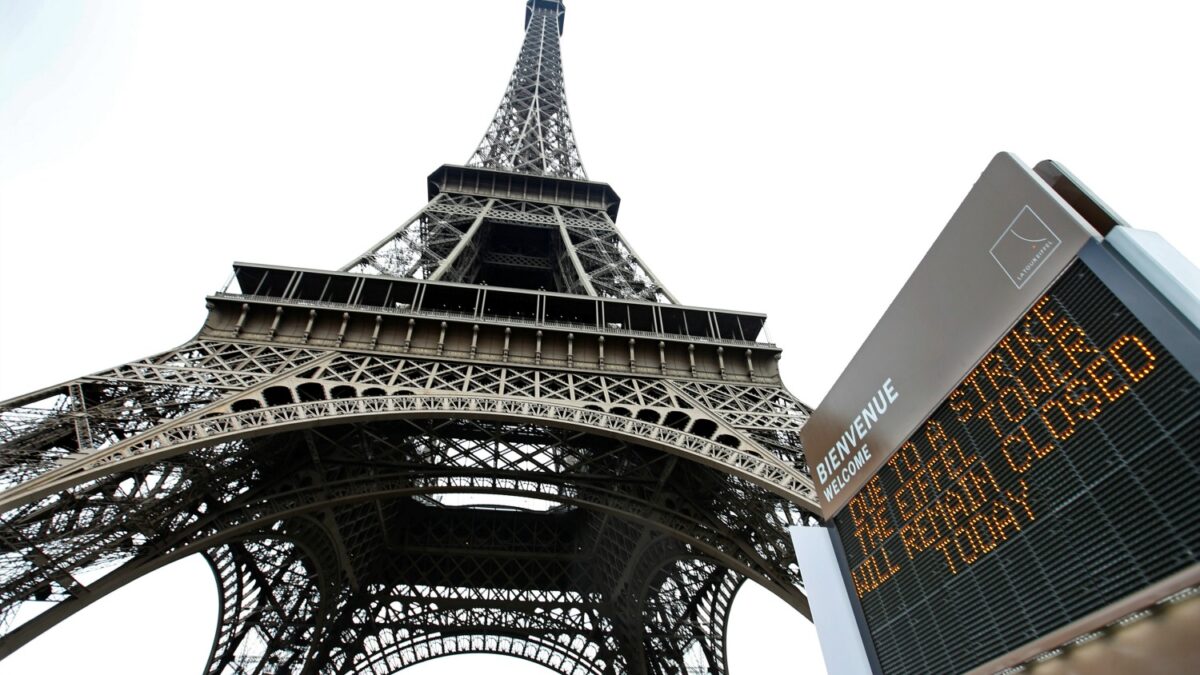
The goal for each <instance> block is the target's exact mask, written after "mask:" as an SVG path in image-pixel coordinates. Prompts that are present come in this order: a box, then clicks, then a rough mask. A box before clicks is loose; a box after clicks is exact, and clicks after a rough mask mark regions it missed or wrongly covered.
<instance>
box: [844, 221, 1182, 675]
mask: <svg viewBox="0 0 1200 675" xmlns="http://www.w3.org/2000/svg"><path fill="white" fill-rule="evenodd" d="M1093 246H1094V247H1095V248H1096V249H1100V248H1101V247H1100V245H1098V244H1094V245H1093ZM1186 337H1187V339H1189V340H1191V343H1190V344H1189V345H1188V346H1187V350H1188V351H1191V350H1195V351H1194V352H1192V353H1198V352H1200V341H1198V340H1196V339H1195V336H1194V335H1191V334H1188V335H1187V336H1186ZM1177 338H1178V336H1175V337H1174V338H1172V339H1173V340H1176V339H1177ZM994 344H995V346H994V347H993V348H992V349H991V351H990V352H988V353H987V354H986V355H985V356H984V357H983V358H982V360H980V361H978V364H977V365H976V366H975V367H974V369H973V370H970V372H969V373H968V374H967V375H966V376H965V377H964V378H962V379H961V381H960V382H959V383H958V385H957V386H955V387H954V388H953V390H952V391H951V392H950V393H949V395H947V396H946V397H945V398H944V399H943V400H942V401H941V402H940V403H939V404H938V405H937V406H936V407H935V408H934V409H933V412H932V414H930V415H929V416H928V417H927V418H926V419H925V420H924V421H923V422H922V423H921V424H920V425H919V426H917V428H916V430H915V431H914V432H913V433H912V434H911V435H910V436H909V437H908V438H907V440H906V441H904V442H903V443H902V444H900V445H899V448H898V449H896V450H895V451H894V452H893V453H891V454H890V455H889V456H888V458H887V461H886V463H885V464H883V466H882V467H881V468H879V470H878V471H877V472H875V473H874V474H873V475H870V476H869V479H868V480H866V481H865V485H863V487H862V488H861V489H859V490H858V491H857V493H855V494H854V496H853V497H852V498H850V500H849V502H848V504H847V506H846V508H843V509H842V510H841V511H840V512H839V513H838V514H837V516H836V517H835V518H834V522H835V524H836V529H837V536H838V537H839V538H840V541H841V544H842V547H843V550H844V553H845V556H846V563H847V566H848V568H849V574H850V578H851V581H852V588H853V594H854V595H856V596H857V602H858V603H859V605H860V608H861V612H862V618H863V620H864V622H865V624H866V627H867V628H868V630H869V633H870V635H871V638H872V642H873V646H874V651H875V655H876V657H877V659H878V663H879V666H880V667H881V669H882V670H883V672H884V673H950V672H963V671H967V670H970V669H971V668H974V667H978V666H979V665H980V664H984V663H987V662H989V661H991V660H993V659H995V658H997V657H999V656H1001V655H1004V654H1006V653H1008V652H1010V651H1012V650H1014V649H1016V648H1017V647H1020V646H1021V645H1025V644H1027V643H1030V642H1031V641H1033V640H1035V639H1037V638H1040V637H1042V636H1045V635H1047V634H1048V633H1050V632H1052V631H1054V630H1056V629H1059V628H1061V627H1062V626H1064V625H1067V624H1070V623H1071V622H1073V621H1076V620H1079V619H1080V618H1082V617H1084V616H1086V615H1088V614H1090V613H1092V612H1096V611H1097V610H1099V609H1101V608H1103V607H1105V606H1106V605H1109V604H1111V603H1113V602H1114V601H1116V600H1118V599H1120V598H1122V597H1125V596H1128V595H1129V594H1131V593H1133V592H1134V591H1136V590H1138V589H1141V588H1145V587H1147V586H1149V585H1151V584H1154V583H1156V582H1160V581H1162V580H1163V579H1166V578H1167V577H1170V576H1171V575H1174V574H1178V573H1180V572H1181V571H1183V570H1188V569H1192V570H1195V569H1197V567H1196V566H1197V564H1198V563H1200V489H1198V486H1200V406H1198V405H1197V402H1200V383H1198V382H1197V379H1196V377H1195V376H1194V375H1193V374H1192V373H1191V372H1189V370H1188V368H1185V367H1184V366H1183V365H1182V364H1181V363H1180V361H1179V360H1178V359H1177V358H1176V357H1175V356H1174V355H1173V353H1172V352H1171V351H1168V350H1167V349H1166V348H1165V347H1164V346H1163V344H1162V342H1161V341H1160V340H1159V339H1158V338H1157V337H1156V335H1155V334H1154V333H1152V332H1151V330H1150V329H1148V328H1147V327H1146V325H1144V324H1143V323H1142V322H1141V321H1139V319H1138V318H1137V317H1136V316H1135V315H1134V313H1133V312H1132V311H1131V310H1130V308H1129V307H1127V306H1126V305H1125V304H1124V303H1122V302H1121V300H1120V299H1118V297H1117V295H1115V294H1114V293H1113V292H1112V290H1110V288H1109V286H1108V285H1107V284H1106V280H1102V278H1101V277H1100V276H1098V274H1097V271H1096V270H1093V268H1092V267H1091V266H1089V264H1088V262H1087V261H1085V260H1082V259H1077V260H1076V261H1075V262H1073V263H1072V264H1071V265H1070V266H1069V267H1068V268H1066V270H1065V271H1064V272H1063V273H1062V275H1061V276H1059V277H1058V279H1057V281H1055V282H1054V283H1053V285H1051V286H1049V288H1048V290H1046V291H1045V292H1044V293H1043V294H1041V296H1040V297H1039V298H1038V299H1036V301H1035V302H1034V303H1033V305H1032V307H1031V308H1030V309H1029V310H1028V311H1027V312H1026V313H1025V314H1024V316H1022V317H1021V318H1020V319H1019V320H1018V321H1017V322H1016V324H1015V325H1014V326H1013V327H1012V328H1011V329H1010V330H1009V331H1008V332H1007V333H1006V334H1003V336H1002V337H1001V339H1000V340H999V341H998V342H996V343H994ZM1173 344H1175V345H1176V346H1174V347H1173V349H1174V350H1175V352H1177V353H1184V352H1180V351H1179V348H1178V346H1177V345H1178V342H1177V341H1176V342H1174V343H1173ZM958 372H960V373H961V372H963V371H962V370H960V371H958ZM883 393H884V399H883V400H886V398H887V392H886V391H885V392H883Z"/></svg>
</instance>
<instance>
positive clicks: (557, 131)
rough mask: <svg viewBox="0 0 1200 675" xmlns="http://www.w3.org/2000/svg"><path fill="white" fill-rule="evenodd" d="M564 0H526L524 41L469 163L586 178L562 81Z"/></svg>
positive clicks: (532, 172)
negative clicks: (502, 92) (498, 101)
mask: <svg viewBox="0 0 1200 675" xmlns="http://www.w3.org/2000/svg"><path fill="white" fill-rule="evenodd" d="M565 14H566V7H565V6H564V5H563V3H562V2H561V0H528V4H527V5H526V7H525V41H524V43H523V44H522V45H521V54H520V55H519V56H518V57H517V65H516V66H515V67H514V68H513V72H512V77H511V78H510V79H509V82H508V88H507V89H505V91H504V97H503V98H502V99H501V100H500V106H499V108H497V109H496V116H495V117H494V118H492V123H491V125H489V126H488V130H487V133H485V134H484V135H483V140H482V141H480V142H479V147H478V148H477V149H476V150H475V153H474V154H473V155H471V160H470V162H468V163H469V164H470V165H471V166H479V167H484V168H488V169H503V170H507V171H518V172H521V173H531V174H539V175H544V176H557V177H561V178H586V177H587V174H586V172H584V170H583V162H582V161H581V160H580V159H579V148H578V146H577V145H576V144H575V134H574V132H573V131H572V130H571V115H570V113H568V112H567V94H566V90H565V88H564V86H563V69H562V56H561V54H560V52H559V43H558V42H559V36H560V35H561V34H562V29H563V19H564V16H565Z"/></svg>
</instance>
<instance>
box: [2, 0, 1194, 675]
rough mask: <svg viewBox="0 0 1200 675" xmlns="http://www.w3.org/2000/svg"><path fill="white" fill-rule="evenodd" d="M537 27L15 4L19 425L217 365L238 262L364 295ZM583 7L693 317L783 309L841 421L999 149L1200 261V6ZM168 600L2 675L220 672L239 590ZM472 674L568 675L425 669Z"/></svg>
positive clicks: (13, 390)
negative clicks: (186, 347)
mask: <svg viewBox="0 0 1200 675" xmlns="http://www.w3.org/2000/svg"><path fill="white" fill-rule="evenodd" d="M523 4H524V3H523V1H522V0H457V1H456V2H419V3H418V2H403V3H402V2H383V1H378V2H366V1H347V0H343V1H342V2H338V3H332V2H327V3H318V2H296V1H288V2H284V1H283V0H277V1H270V2H268V1H251V0H242V1H238V2H234V1H232V0H229V1H214V2H204V3H197V2H176V1H168V0H155V1H154V2H136V1H135V0H128V1H125V2H116V1H102V0H92V1H84V0H55V1H54V2H33V1H30V0H0V399H4V398H9V397H11V396H15V395H17V394H20V393H23V392H25V391H27V390H31V389H34V388H38V387H41V386H45V385H49V384H52V383H55V382H59V381H62V380H66V379H68V378H71V377H74V376H78V375H81V374H84V373H88V372H93V371H97V370H100V369H103V368H106V367H109V366H112V365H114V364H117V363H120V362H123V361H128V360H131V359H134V358H138V357H141V356H144V355H147V354H150V353H154V352H158V351H163V350H165V349H168V348H170V347H172V346H174V345H177V344H179V343H181V342H183V341H185V340H186V339H187V338H189V337H190V336H191V335H193V334H194V333H195V332H196V330H197V329H198V327H199V326H200V323H201V321H202V319H203V316H204V296H205V295H206V294H207V293H210V292H212V291H214V290H216V289H217V288H218V287H219V286H220V285H221V284H223V282H224V281H225V278H226V277H227V276H228V273H229V265H230V263H231V262H233V261H234V260H244V261H253V262H264V263H278V264H285V265H295V266H302V267H316V268H336V267H338V266H340V265H342V264H343V263H345V262H346V261H348V260H349V259H350V258H351V257H353V256H354V255H356V254H357V253H359V252H361V251H362V249H363V248H365V247H366V246H367V245H369V244H370V243H372V242H374V241H376V240H377V239H378V238H379V237H381V236H382V235H383V234H385V233H387V232H388V231H390V230H391V229H393V228H394V227H396V225H398V224H399V222H400V221H402V220H403V219H405V218H407V217H408V216H409V215H411V214H412V213H413V212H414V211H416V210H417V209H418V208H420V207H421V206H422V204H423V203H424V200H425V182H424V181H425V176H427V175H428V174H429V173H430V172H432V171H433V170H434V169H435V168H436V167H437V166H439V165H440V164H443V163H463V162H465V161H466V159H467V158H468V156H469V155H470V153H471V150H472V149H473V148H474V146H475V144H476V143H477V142H478V140H479V137H480V136H481V135H482V133H483V131H484V129H485V127H486V124H487V122H488V121H489V120H490V118H491V114H492V112H493V110H494V107H495V105H496V104H497V102H498V101H499V99H500V95H501V93H502V91H503V87H504V85H505V83H506V81H507V77H508V74H509V71H510V69H511V67H512V63H513V60H514V59H515V57H516V54H517V51H518V48H519V46H520V40H521V20H522V12H523ZM568 7H569V11H568V17H567V28H566V33H565V36H564V40H563V51H564V60H565V67H566V73H567V86H568V91H569V99H570V103H571V112H572V116H573V118H574V123H575V131H576V135H577V138H578V141H579V143H580V147H581V149H582V153H583V160H584V164H585V166H586V167H587V170H588V172H589V175H590V176H591V177H592V178H593V179H594V180H600V181H605V182H609V183H611V184H612V185H613V186H614V188H615V189H616V190H617V192H618V193H620V194H621V195H622V197H623V199H624V202H623V204H622V208H621V218H620V220H619V224H620V225H621V227H622V229H623V231H624V232H625V233H626V235H627V237H628V238H629V239H630V240H631V241H632V242H633V244H634V246H636V247H637V249H638V252H639V253H640V254H641V255H642V257H643V258H644V259H645V260H646V261H647V262H648V263H649V264H650V266H651V267H652V268H653V269H654V271H655V272H656V273H657V274H658V276H659V277H660V278H661V279H662V280H663V282H664V283H665V284H666V285H667V286H668V287H669V288H670V289H671V290H672V291H673V292H674V293H675V294H676V295H677V296H678V297H679V298H680V299H681V301H683V302H685V303H688V304H696V305H704V306H715V307H725V308H731V309H746V310H754V311H764V312H767V313H768V314H769V315H770V316H771V319H770V321H769V324H768V325H769V328H770V331H771V337H772V338H773V339H774V340H775V341H776V342H778V343H779V344H781V345H782V346H783V347H784V350H785V351H784V360H783V364H784V366H783V367H784V375H785V380H786V382H787V384H788V386H789V388H790V389H791V390H792V391H793V392H794V393H795V394H796V395H797V396H799V397H800V398H801V399H803V400H804V401H806V402H808V403H810V404H812V405H816V404H818V403H819V402H820V400H821V398H822V397H823V396H824V394H825V392H826V391H827V390H828V389H829V387H830V386H831V385H832V383H833V381H834V380H835V379H836V377H837V375H838V374H839V373H840V372H841V369H842V367H843V366H844V365H845V364H846V363H847V362H848V361H849V359H850V357H851V356H853V354H854V352H855V350H856V349H857V348H858V346H859V345H860V344H861V342H862V340H863V338H865V336H866V335H867V333H868V332H869V331H870V328H871V327H872V326H873V325H874V322H875V320H876V319H877V318H878V317H879V315H880V314H881V313H882V312H883V310H884V309H885V308H886V307H887V305H888V303H889V302H890V301H891V299H892V298H893V296H894V295H895V293H896V292H897V291H898V290H899V288H900V286H901V285H902V283H903V282H904V280H905V279H906V278H907V276H908V274H909V273H910V272H911V270H912V269H913V267H914V266H915V265H916V263H917V262H918V261H919V260H920V258H921V256H922V255H923V254H924V252H925V250H926V249H927V248H928V246H929V245H930V243H931V242H932V241H933V239H934V237H935V236H936V235H937V233H938V232H939V230H940V229H941V227H942V226H943V225H944V224H945V222H946V220H947V219H948V218H949V216H950V215H951V213H953V211H954V209H955V208H956V207H957V205H958V204H959V202H960V201H961V200H962V198H963V197H964V196H965V195H966V193H967V191H968V190H969V188H970V186H971V185H972V183H973V182H974V180H975V179H976V177H977V176H978V174H979V173H980V171H982V170H983V168H984V166H985V165H986V164H987V163H988V161H989V159H990V158H991V156H992V155H993V154H995V153H996V152H997V151H1000V150H1009V151H1013V152H1015V153H1017V154H1018V155H1019V156H1020V157H1022V158H1023V159H1024V160H1025V161H1026V162H1027V163H1028V164H1030V165H1032V164H1034V163H1036V162H1037V161H1039V160H1041V159H1044V158H1054V159H1057V160H1059V161H1061V162H1063V163H1064V164H1065V165H1066V166H1067V167H1068V168H1070V169H1071V170H1072V171H1073V172H1074V173H1075V174H1076V175H1077V176H1079V177H1080V178H1081V179H1082V180H1083V181H1084V182H1086V183H1087V184H1088V185H1089V186H1090V187H1092V188H1093V190H1094V191H1095V192H1096V193H1097V194H1099V195H1100V196H1101V197H1102V198H1103V199H1104V200H1105V201H1107V202H1108V203H1109V204H1110V205H1111V206H1112V207H1114V208H1115V210H1116V211H1117V212H1118V213H1120V214H1121V215H1123V216H1124V217H1125V219H1126V220H1127V221H1129V222H1130V223H1131V224H1133V225H1134V226H1136V227H1140V228H1144V229H1150V230H1154V231H1157V232H1159V233H1161V234H1163V235H1164V236H1165V237H1166V238H1167V239H1168V240H1169V241H1171V242H1172V243H1174V244H1175V245H1176V247H1177V248H1179V249H1180V250H1181V251H1182V252H1183V253H1184V254H1185V255H1186V256H1188V257H1190V258H1191V259H1193V260H1198V259H1200V234H1198V232H1200V228H1198V227H1197V226H1198V225H1200V223H1198V222H1197V221H1198V218H1197V215H1196V209H1195V207H1194V205H1193V202H1194V197H1193V195H1194V194H1195V190H1196V186H1197V185H1198V184H1200V167H1198V166H1197V164H1196V162H1195V158H1196V157H1197V155H1198V154H1200V132H1198V131H1197V120H1200V102H1198V101H1197V94H1196V86H1195V82H1196V64H1197V63H1200V42H1197V41H1196V40H1195V39H1194V35H1193V33H1194V27H1195V26H1196V25H1197V23H1196V17H1195V16H1193V15H1192V14H1191V12H1192V9H1191V5H1190V3H1182V2H1171V3H1167V2H1147V1H1143V2H1140V3H1137V4H1136V5H1135V4H1134V3H1127V2H1125V3H1117V2H1112V3H1107V2H1095V1H1093V2H1066V1H1061V2H1046V1H1045V0H1041V1H1026V0H1010V1H1008V2H1004V3H966V2H961V1H959V2H922V1H919V0H913V1H910V2H904V3H899V2H894V1H893V2H803V1H798V0H760V1H757V2H742V3H730V2H716V1H715V0H714V1H711V2H709V1H703V0H693V1H687V2H685V1H683V0H656V1H654V2H647V1H646V0H570V1H569V2H568ZM172 575H173V576H172ZM158 576H161V577H163V579H162V580H161V583H162V584H164V585H163V586H159V587H155V586H153V583H154V581H153V580H151V581H148V582H147V583H144V584H138V585H135V586H133V587H130V589H128V591H129V593H125V592H122V593H118V594H114V595H113V596H111V597H110V598H107V599H106V600H105V601H103V602H102V604H98V605H97V606H96V607H94V608H92V609H91V610H89V611H87V612H84V613H82V614H81V615H79V617H77V618H75V619H73V620H72V621H70V622H67V624H65V625H64V626H61V627H60V628H59V629H58V630H56V631H53V632H51V633H48V634H47V635H46V636H45V637H44V638H43V639H41V640H39V641H38V642H37V643H35V644H33V645H30V646H29V647H27V648H25V649H24V650H22V651H21V652H19V653H18V654H17V655H15V656H13V657H12V658H10V659H8V660H6V661H4V662H0V674H9V673H21V672H35V671H36V672H87V671H90V672H116V671H117V670H118V669H120V671H121V672H125V673H134V672H138V673H155V674H162V673H194V672H196V671H197V670H198V669H199V668H200V667H201V664H202V663H203V660H204V658H205V657H206V655H207V651H208V645H209V641H210V639H211V631H212V628H213V626H214V624H215V611H216V610H215V596H214V594H213V590H212V582H211V581H210V579H209V578H208V576H209V574H208V572H207V569H206V567H205V565H204V564H203V563H202V562H200V561H198V560H189V561H184V562H183V563H180V564H179V565H177V566H174V567H172V568H168V569H167V570H164V571H163V572H162V573H161V574H160V575H158ZM138 586H140V588H138ZM753 590H754V591H757V590H758V589H753ZM139 592H140V593H141V598H142V600H144V602H143V601H142V600H139V599H137V598H136V597H135V596H136V594H137V593H139ZM734 607H735V608H734V615H733V621H732V627H731V632H732V636H731V644H730V652H731V659H732V664H731V665H732V673H733V675H748V674H750V673H761V672H791V673H801V672H820V670H819V667H820V666H819V659H818V657H817V656H816V652H815V646H813V643H812V641H811V629H810V627H808V626H807V625H806V624H805V622H803V621H801V620H799V619H798V618H796V617H795V616H794V615H791V614H790V613H789V612H788V611H787V609H786V607H784V606H783V605H782V603H781V602H779V601H777V600H775V599H774V598H772V597H770V596H769V595H767V594H766V593H763V592H758V593H753V592H752V591H747V592H746V593H745V594H744V595H743V596H739V599H738V601H737V604H735V606H734ZM89 621H90V622H91V623H88V622H89ZM152 629H156V630H158V631H159V633H149V632H147V631H150V630H152ZM69 631H74V633H70V634H68V632H69ZM85 639H87V640H92V641H94V642H93V644H96V645H98V646H96V647H89V646H85V643H84V642H82V641H83V640H85ZM93 650H95V651H93ZM156 654H161V655H165V656H155V655H156ZM74 656H81V657H82V658H83V659H84V660H83V661H82V662H76V664H75V665H72V664H71V663H69V661H68V659H70V658H71V657H74ZM108 658H111V659H112V660H111V661H101V659H108ZM156 658H163V659H165V661H160V662H156V661H155V659H156ZM467 668H487V669H489V670H490V671H491V672H493V673H497V674H498V673H506V672H511V673H533V672H544V671H541V670H539V669H538V668H536V667H534V666H530V665H527V664H523V663H520V662H517V661H509V660H498V661H497V660H495V659H486V658H477V659H473V658H467V657H455V658H451V659H445V660H442V661H441V662H438V661H434V662H432V663H430V664H427V665H425V666H422V667H420V668H416V669H414V670H413V671H412V672H414V673H417V674H418V675H432V674H434V673H450V672H463V671H464V670H466V669H467ZM506 668H511V669H510V670H505V669H506Z"/></svg>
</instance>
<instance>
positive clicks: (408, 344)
mask: <svg viewBox="0 0 1200 675" xmlns="http://www.w3.org/2000/svg"><path fill="white" fill-rule="evenodd" d="M416 326H417V320H416V319H409V320H408V335H406V336H405V337H404V353H406V354H407V353H408V350H410V349H412V336H413V328H416Z"/></svg>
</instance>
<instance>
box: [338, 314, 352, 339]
mask: <svg viewBox="0 0 1200 675" xmlns="http://www.w3.org/2000/svg"><path fill="white" fill-rule="evenodd" d="M349 324H350V312H342V327H341V328H340V329H339V330H338V334H337V346H338V347H341V346H342V340H345V339H346V326H348V325H349Z"/></svg>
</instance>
